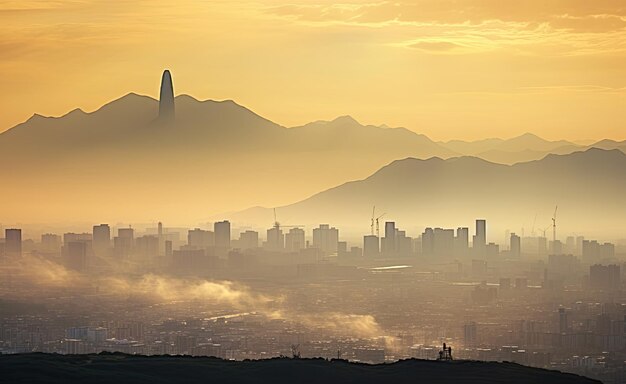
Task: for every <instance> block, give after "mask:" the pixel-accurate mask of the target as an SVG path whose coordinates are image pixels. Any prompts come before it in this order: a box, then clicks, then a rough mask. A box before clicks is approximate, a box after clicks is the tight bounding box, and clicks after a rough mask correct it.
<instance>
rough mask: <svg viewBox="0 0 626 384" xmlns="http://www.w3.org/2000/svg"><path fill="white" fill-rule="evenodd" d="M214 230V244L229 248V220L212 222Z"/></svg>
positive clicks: (218, 246)
mask: <svg viewBox="0 0 626 384" xmlns="http://www.w3.org/2000/svg"><path fill="white" fill-rule="evenodd" d="M213 231H214V232H215V246H216V247H217V248H230V221H228V220H224V221H219V222H217V223H215V224H213Z"/></svg>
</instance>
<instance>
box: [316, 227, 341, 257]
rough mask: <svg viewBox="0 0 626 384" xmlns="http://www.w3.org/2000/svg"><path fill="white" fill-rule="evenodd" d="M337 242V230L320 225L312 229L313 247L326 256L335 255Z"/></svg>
mask: <svg viewBox="0 0 626 384" xmlns="http://www.w3.org/2000/svg"><path fill="white" fill-rule="evenodd" d="M338 242H339V230H338V229H337V228H335V227H332V228H331V227H330V226H329V225H328V224H320V226H319V228H314V229H313V247H315V248H317V249H319V250H321V251H322V252H324V253H325V254H327V255H331V254H334V253H337V243H338Z"/></svg>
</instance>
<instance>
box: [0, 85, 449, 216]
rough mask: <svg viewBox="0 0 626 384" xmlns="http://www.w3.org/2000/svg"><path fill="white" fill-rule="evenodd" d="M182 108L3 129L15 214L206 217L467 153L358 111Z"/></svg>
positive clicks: (2, 150)
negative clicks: (295, 120) (294, 116)
mask: <svg viewBox="0 0 626 384" xmlns="http://www.w3.org/2000/svg"><path fill="white" fill-rule="evenodd" d="M175 105H176V115H175V120H173V121H169V122H164V120H163V119H159V118H158V115H159V102H158V101H157V100H155V99H153V98H151V97H147V96H141V95H137V94H134V93H130V94H127V95H125V96H123V97H121V98H119V99H117V100H114V101H112V102H110V103H108V104H106V105H104V106H102V107H101V108H99V109H97V110H96V111H93V112H84V111H82V110H80V109H76V110H74V111H71V112H70V113H68V114H66V115H64V116H61V117H43V116H40V115H34V116H33V117H31V118H30V119H28V120H27V121H26V122H24V123H22V124H19V125H17V126H15V127H13V128H11V129H9V130H7V131H5V132H3V133H2V134H0V159H1V160H3V161H4V163H5V164H9V166H8V167H7V168H6V170H5V172H6V175H7V177H9V180H10V183H8V185H7V188H5V191H4V197H5V199H3V202H4V203H3V204H2V205H1V206H0V208H2V209H3V212H5V214H6V216H5V219H11V218H13V219H14V220H28V218H29V217H30V218H36V219H43V220H49V219H51V218H67V214H68V213H69V212H68V210H67V208H66V209H63V206H65V207H69V206H71V207H73V208H72V215H74V217H75V218H76V219H81V220H96V219H98V218H102V219H105V218H107V217H109V216H108V215H110V217H113V216H114V214H115V215H117V217H129V218H131V217H132V218H134V219H142V220H143V219H154V218H152V217H146V215H145V213H146V212H150V211H154V210H155V209H154V208H155V207H159V206H160V205H162V201H163V199H164V198H166V199H167V200H168V201H169V203H168V204H166V207H160V208H159V210H158V211H159V212H160V213H162V214H163V215H165V216H166V217H169V218H173V219H177V218H185V219H189V218H190V214H191V215H192V217H193V218H194V219H204V218H206V216H207V215H208V213H210V212H217V211H222V210H224V209H226V210H229V209H241V208H243V207H245V206H250V205H254V204H259V203H261V204H271V205H275V204H279V203H281V202H285V201H289V200H296V199H299V198H302V196H306V195H310V194H312V193H314V192H316V191H319V190H322V189H325V188H328V187H330V186H332V185H336V184H338V183H340V182H343V181H345V180H349V179H354V178H361V177H365V176H366V175H367V174H369V173H371V172H373V171H374V170H376V169H378V168H379V167H380V165H381V164H385V163H388V162H390V161H392V160H394V159H397V158H399V157H406V156H416V157H430V156H443V157H449V156H454V155H456V154H455V153H454V152H452V151H450V150H448V149H445V148H443V147H441V146H440V145H438V144H436V143H434V142H433V141H432V140H430V139H428V138H427V137H426V136H423V135H419V134H416V133H414V132H411V131H409V130H407V129H404V128H381V127H375V126H371V125H361V124H359V123H358V122H357V121H356V120H354V119H352V118H351V117H348V116H344V117H339V118H337V119H335V120H332V121H319V122H315V123H311V124H307V125H305V126H302V127H295V128H286V127H283V126H280V125H278V124H275V123H273V122H271V121H269V120H267V119H265V118H263V117H261V116H259V115H257V114H256V113H254V112H252V111H251V110H249V109H247V108H245V107H243V106H241V105H239V104H237V103H235V102H234V101H231V100H226V101H213V100H205V101H199V100H197V99H195V98H193V97H191V96H188V95H179V96H177V97H176V98H175ZM251 190H254V194H252V193H251ZM43 191H45V192H43ZM16 202H24V206H17V204H16ZM26 202H28V204H26ZM122 207H123V208H122ZM103 214H106V215H107V216H105V217H103V216H104V215H103ZM196 215H197V216H196Z"/></svg>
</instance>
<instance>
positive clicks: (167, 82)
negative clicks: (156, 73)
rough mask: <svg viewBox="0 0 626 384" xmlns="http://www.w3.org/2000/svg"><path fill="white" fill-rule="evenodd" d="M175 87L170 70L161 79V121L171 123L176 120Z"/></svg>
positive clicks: (164, 72)
mask: <svg viewBox="0 0 626 384" xmlns="http://www.w3.org/2000/svg"><path fill="white" fill-rule="evenodd" d="M174 116H175V108H174V85H173V84H172V75H171V74H170V71H169V70H167V69H166V70H165V71H163V77H162V78H161V92H160V95H159V120H161V121H165V122H171V121H173V120H174Z"/></svg>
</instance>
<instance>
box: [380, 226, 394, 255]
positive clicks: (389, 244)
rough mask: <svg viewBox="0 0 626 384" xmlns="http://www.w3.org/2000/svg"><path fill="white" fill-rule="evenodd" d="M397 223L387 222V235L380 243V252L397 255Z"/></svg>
mask: <svg viewBox="0 0 626 384" xmlns="http://www.w3.org/2000/svg"><path fill="white" fill-rule="evenodd" d="M396 232H397V229H396V223H395V222H394V221H387V222H385V237H383V238H382V240H381V244H380V248H381V249H380V252H381V254H382V255H383V256H387V257H390V256H395V255H396V248H397V247H396V245H397V244H396Z"/></svg>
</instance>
